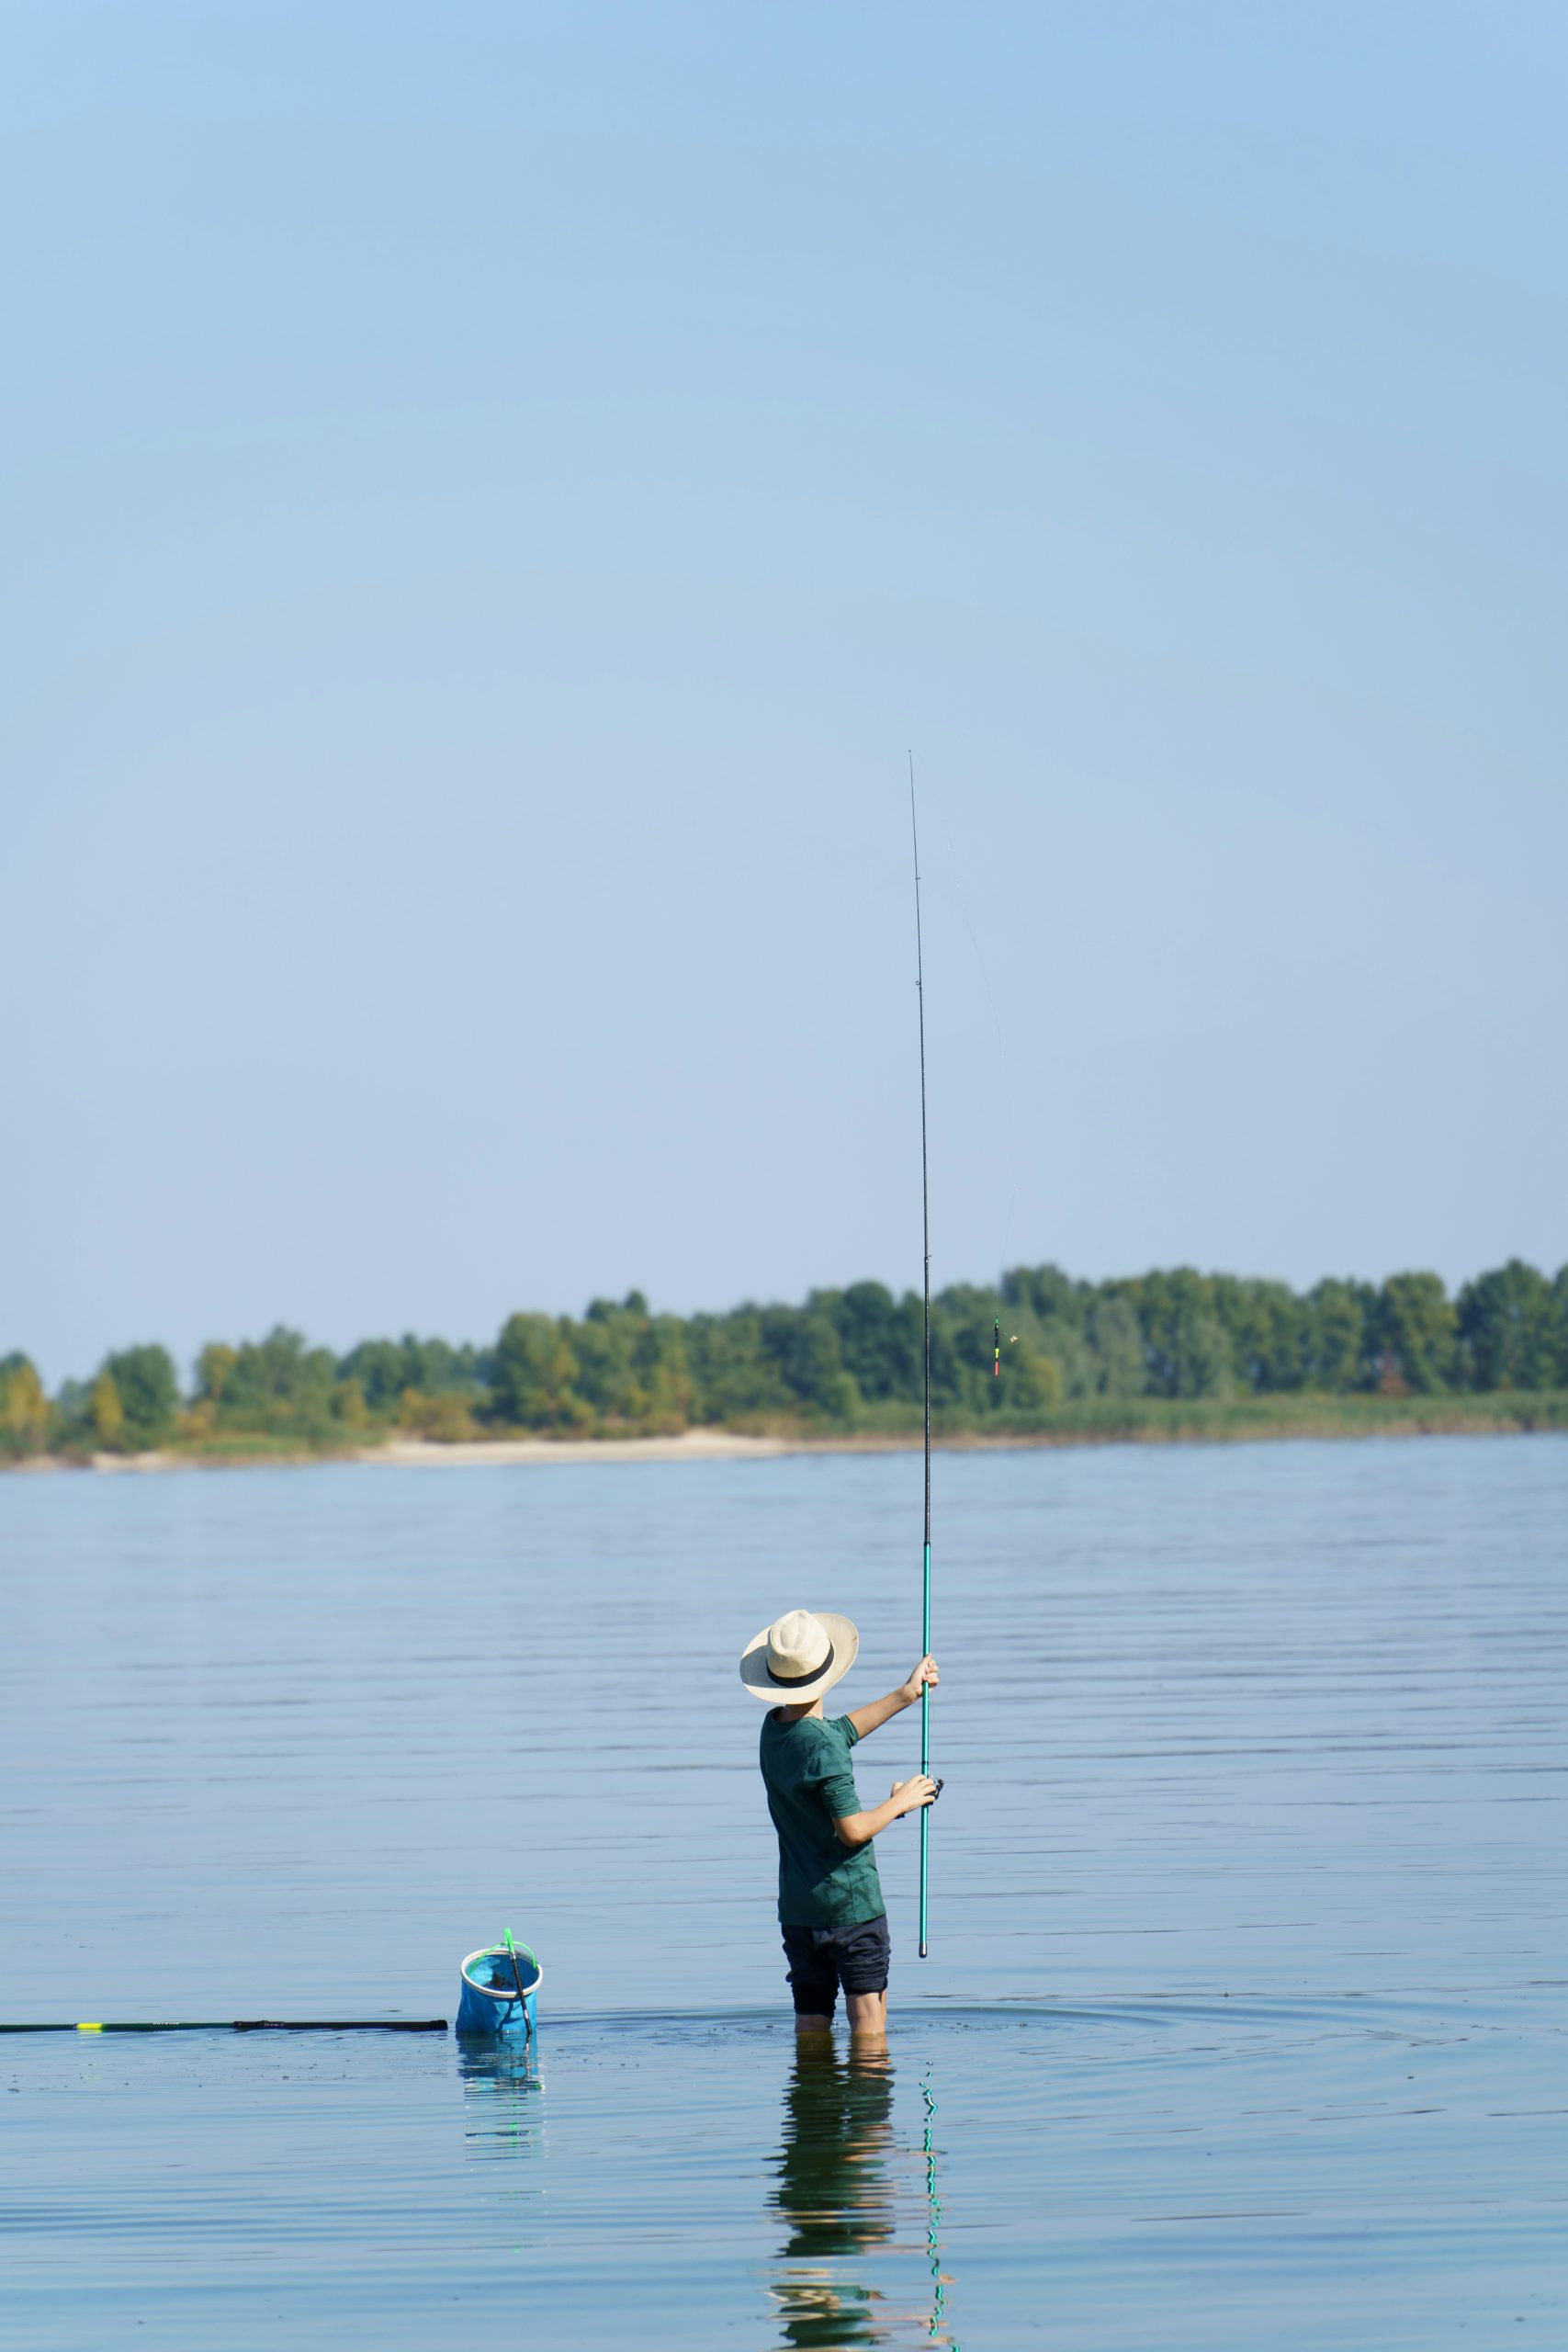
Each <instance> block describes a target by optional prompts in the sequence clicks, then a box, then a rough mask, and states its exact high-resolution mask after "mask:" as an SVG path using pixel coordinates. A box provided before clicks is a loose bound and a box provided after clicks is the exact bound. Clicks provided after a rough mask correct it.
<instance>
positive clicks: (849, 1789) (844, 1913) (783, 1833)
mask: <svg viewBox="0 0 1568 2352" xmlns="http://www.w3.org/2000/svg"><path fill="white" fill-rule="evenodd" d="M859 1648H860V1635H859V1634H857V1633H856V1632H855V1629H854V1627H853V1626H852V1624H851V1623H850V1621H849V1619H848V1618H847V1617H834V1616H830V1615H829V1614H828V1613H827V1612H826V1611H823V1612H821V1613H819V1614H814V1613H813V1612H812V1611H810V1610H808V1609H795V1610H792V1611H790V1614H789V1615H788V1616H787V1617H781V1618H779V1619H778V1620H777V1622H776V1623H774V1624H772V1625H770V1626H769V1627H768V1628H767V1629H766V1631H765V1632H763V1633H761V1634H758V1635H757V1638H756V1640H755V1641H754V1642H752V1643H751V1644H750V1645H749V1646H748V1648H747V1650H746V1652H745V1654H744V1656H743V1657H742V1658H741V1660H740V1679H741V1680H742V1682H744V1683H745V1685H746V1687H747V1689H748V1690H749V1691H753V1692H754V1693H755V1694H756V1696H757V1697H758V1698H759V1699H761V1700H763V1701H764V1702H773V1704H772V1712H771V1713H769V1715H768V1717H767V1719H766V1721H765V1722H764V1723H763V1725H762V1738H761V1757H760V1760H761V1767H762V1779H763V1781H765V1782H766V1784H767V1791H768V1812H769V1814H770V1815H771V1816H772V1818H773V1827H774V1828H775V1829H776V1830H777V1832H778V1838H779V1921H780V1924H781V1926H782V1927H783V1928H784V1952H785V1955H786V1957H787V1958H788V1961H789V1982H790V1987H791V1990H792V1992H793V1993H794V1996H795V2027H796V2030H797V2031H799V2032H801V2033H811V2032H819V2033H826V2032H828V2031H829V2029H830V2027H831V2025H832V2022H833V2008H834V2005H835V2003H836V2002H837V2000H838V1997H839V1992H840V1987H842V1990H843V1995H844V2007H845V2008H846V2009H847V2010H848V2011H849V2018H850V2031H851V2033H852V2034H853V2035H855V2036H857V2037H863V2036H870V2037H873V2038H876V2037H880V2036H881V2035H882V2034H883V2033H884V2032H885V2030H886V2024H887V1912H886V1905H885V1904H884V1903H883V1900H882V1884H881V1882H880V1880H879V1879H878V1877H877V1874H876V1857H875V1855H874V1853H873V1851H872V1846H871V1841H872V1839H873V1838H874V1837H876V1836H877V1834H878V1832H879V1831H881V1830H884V1829H886V1827H887V1825H888V1823H889V1822H891V1821H897V1820H898V1819H899V1817H900V1815H903V1814H906V1813H918V1812H919V1809H920V1808H921V1806H922V1805H928V1804H930V1803H931V1799H932V1798H933V1797H934V1796H935V1794H936V1782H935V1781H930V1780H927V1779H926V1777H925V1775H924V1774H923V1773H919V1772H918V1773H916V1775H915V1777H914V1778H913V1779H912V1780H908V1781H895V1782H894V1784H893V1791H892V1794H891V1795H890V1796H889V1797H888V1799H887V1802H886V1804H878V1805H873V1806H871V1807H870V1808H869V1810H867V1811H864V1812H863V1811H862V1809H861V1802H860V1798H859V1795H858V1794H857V1793H856V1790H855V1776H854V1772H853V1770H852V1767H851V1764H850V1750H851V1749H852V1747H854V1746H855V1744H856V1742H857V1741H859V1740H862V1739H864V1737H865V1736H866V1735H867V1733H868V1732H874V1731H875V1730H876V1729H877V1728H878V1726H879V1725H880V1724H885V1723H886V1722H887V1720H888V1718H889V1717H890V1716H892V1715H897V1714H899V1713H902V1712H903V1710H904V1709H905V1708H906V1707H912V1706H913V1705H914V1703H915V1702H916V1700H917V1699H919V1695H920V1693H921V1691H924V1690H925V1689H926V1688H927V1687H928V1686H931V1687H932V1688H934V1687H935V1684H936V1681H937V1670H936V1660H935V1659H934V1658H931V1657H923V1658H922V1659H921V1660H920V1662H919V1666H917V1667H916V1668H915V1670H914V1672H913V1674H911V1675H910V1677H909V1679H908V1682H902V1683H900V1684H899V1686H898V1688H897V1691H889V1692H888V1694H887V1696H886V1699H874V1700H873V1701H872V1702H871V1703H870V1705H869V1706H865V1707H857V1708H856V1709H855V1711H854V1713H852V1714H848V1715H839V1716H836V1717H834V1718H833V1720H832V1721H830V1722H829V1720H828V1719H827V1718H826V1717H825V1716H824V1714H823V1713H822V1700H823V1696H824V1693H825V1692H827V1691H830V1690H831V1689H832V1687H833V1685H834V1683H835V1682H837V1681H838V1680H839V1679H840V1676H842V1675H845V1674H847V1673H848V1672H849V1670H850V1668H851V1667H852V1665H853V1664H854V1662H855V1654H856V1652H857V1651H858V1649H859ZM781 1701H782V1702H784V1703H783V1704H780V1703H778V1702H781Z"/></svg>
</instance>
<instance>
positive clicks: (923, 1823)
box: [920, 1544, 931, 1960]
mask: <svg viewBox="0 0 1568 2352" xmlns="http://www.w3.org/2000/svg"><path fill="white" fill-rule="evenodd" d="M930 1654H931V1545H930V1544H927V1545H926V1547H925V1559H924V1577H923V1589H922V1591H921V1596H920V1656H921V1657H929V1656H930ZM920 1770H921V1771H922V1772H924V1773H928V1774H929V1773H930V1771H931V1686H930V1684H929V1683H922V1684H921V1686H920ZM930 1888H931V1807H930V1805H929V1804H927V1805H922V1806H921V1807H920V1958H921V1959H922V1960H924V1959H925V1957H926V1906H927V1897H928V1895H929V1893H930Z"/></svg>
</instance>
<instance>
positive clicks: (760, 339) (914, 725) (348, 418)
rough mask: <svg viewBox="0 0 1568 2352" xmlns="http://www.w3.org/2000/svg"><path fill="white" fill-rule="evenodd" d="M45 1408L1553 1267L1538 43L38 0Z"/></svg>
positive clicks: (15, 632)
mask: <svg viewBox="0 0 1568 2352" xmlns="http://www.w3.org/2000/svg"><path fill="white" fill-rule="evenodd" d="M0 63H3V67H4V71H3V73H0V92H3V96H0V130H3V133H4V136H3V141H0V149H3V153H4V164H3V166H0V168H3V170H4V175H5V183H6V186H5V219H6V229H5V234H6V243H7V246H8V249H9V250H8V255H7V261H8V268H7V285H8V295H7V309H8V318H7V328H8V334H7V344H8V351H9V362H8V368H7V375H8V402H7V405H8V417H7V427H6V441H7V447H8V450H9V454H10V458H11V474H12V487H11V494H10V497H9V500H8V517H7V523H6V530H5V533H4V537H3V545H0V563H3V566H4V596H5V613H4V628H5V636H6V652H7V660H6V664H5V668H6V685H5V696H6V718H5V733H6V762H5V767H6V783H5V796H6V797H5V810H4V827H3V834H0V851H3V871H0V936H3V938H4V941H5V969H6V999H7V1004H8V1014H9V1017H8V1020H7V1023H6V1054H5V1077H4V1098H3V1099H4V1101H5V1104H6V1129H7V1138H6V1146H5V1149H4V1152H3V1154H0V1171H3V1172H0V1229H3V1231H4V1235H5V1243H4V1253H3V1256H0V1351H4V1350H5V1349H6V1348H7V1347H11V1346H22V1347H26V1348H28V1349H29V1350H30V1351H33V1352H34V1354H35V1355H36V1356H37V1358H38V1360H39V1363H40V1364H41V1365H42V1367H43V1369H44V1370H45V1372H46V1374H47V1375H48V1376H49V1377H50V1378H51V1380H53V1379H56V1378H58V1377H59V1376H61V1375H62V1374H65V1373H67V1372H81V1371H85V1370H87V1369H89V1368H90V1367H91V1365H92V1364H93V1363H95V1362H96V1359H97V1358H98V1356H99V1355H101V1353H102V1352H103V1351H104V1350H105V1349H106V1348H107V1347H110V1346H114V1345H119V1344H123V1343H125V1342H128V1341H130V1340H141V1339H151V1338H163V1339H164V1340H166V1341H167V1342H168V1343H169V1344H170V1345H171V1346H173V1347H174V1348H175V1351H176V1352H177V1353H178V1354H179V1355H180V1357H181V1358H182V1360H184V1359H187V1358H188V1356H189V1355H190V1353H191V1352H192V1351H194V1350H195V1349H196V1348H197V1346H198V1345H199V1344H200V1343H201V1342H202V1340H206V1339H208V1338H212V1337H217V1336H226V1337H235V1336H241V1335H245V1334H254V1333H259V1332H260V1331H262V1330H264V1329H266V1328H267V1327H269V1326H270V1325H271V1324H272V1323H273V1322H274V1321H276V1320H278V1319H284V1320H288V1321H290V1322H293V1323H295V1324H298V1325H299V1326H301V1327H302V1328H304V1329H306V1330H307V1331H309V1332H310V1334H311V1335H312V1336H314V1337H317V1338H320V1339H324V1340H329V1341H332V1342H333V1343H344V1344H346V1343H348V1342H350V1341H352V1340H354V1339H355V1338H357V1337H359V1336H361V1335H363V1334H366V1333H372V1332H381V1331H399V1330H401V1329H405V1328H407V1327H411V1326H412V1327H414V1328H416V1329H422V1330H423V1329H434V1330H439V1331H442V1332H444V1333H446V1334H447V1335H448V1336H451V1337H455V1338H457V1337H464V1336H470V1337H475V1338H484V1337H488V1336H489V1335H490V1334H491V1333H492V1332H493V1331H494V1329H496V1327H497V1325H498V1324H499V1322H500V1320H501V1319H502V1316H503V1314H504V1313H505V1312H506V1311H507V1310H508V1309H510V1308H511V1307H513V1306H519V1305H525V1304H526V1305H539V1306H548V1307H554V1308H563V1309H564V1308H574V1309H575V1308H578V1307H580V1306H581V1305H582V1304H583V1303H584V1302H585V1301H586V1300H587V1299H588V1298H589V1297H590V1296H592V1295H594V1294H595V1293H613V1294H618V1293H621V1292H624V1291H625V1290H626V1288H628V1287H629V1286H631V1285H632V1284H634V1283H635V1284H638V1285H640V1286H641V1287H643V1288H644V1289H645V1290H646V1291H647V1292H648V1293H649V1295H650V1296H651V1297H652V1298H653V1299H654V1300H655V1301H656V1302H658V1303H660V1304H664V1305H668V1306H676V1307H681V1308H689V1307H692V1306H699V1305H712V1306H722V1305H728V1304H730V1303H732V1302H734V1301H736V1300H738V1299H739V1298H741V1297H743V1296H747V1295H752V1296H755V1295H771V1296H798V1295H801V1294H803V1293H804V1291H805V1290H806V1289H807V1287H809V1286H810V1285H811V1284H813V1283H832V1282H835V1281H842V1280H847V1279H851V1278H853V1277H855V1276H859V1275H864V1274H876V1275H880V1276H882V1277H884V1278H885V1279H886V1280H887V1281H889V1282H890V1283H894V1284H896V1285H900V1286H901V1285H902V1284H904V1283H909V1282H914V1281H917V1280H918V1276H919V1193H918V1161H917V1151H918V1131H917V1125H916V1097H915V1061H914V1046H915V1040H914V1027H913V1023H914V994H913V989H912V985H911V982H912V963H913V957H912V940H911V935H910V933H911V925H910V909H909V895H908V892H909V885H908V863H907V861H908V840H907V832H906V821H907V820H906V807H905V802H904V798H903V793H904V765H903V763H904V753H905V749H906V746H908V745H911V744H912V745H913V746H914V747H915V751H916V756H917V761H918V765H919V777H920V782H921V787H922V791H923V795H924V817H925V830H926V836H927V842H926V867H927V874H928V878H929V898H928V935H927V947H928V980H929V989H930V1012H931V1066H932V1074H931V1111H932V1157H933V1167H932V1180H933V1213H934V1216H935V1246H936V1252H937V1258H936V1275H937V1279H938V1280H939V1282H940V1281H942V1280H943V1279H953V1278H960V1277H974V1278H978V1277H985V1276H987V1275H989V1274H991V1273H993V1272H995V1271H996V1270H997V1269H998V1266H999V1265H1000V1264H1001V1263H1002V1262H1003V1261H1021V1260H1028V1261H1035V1260H1039V1259H1043V1258H1048V1257H1049V1258H1055V1259H1056V1260H1058V1261H1061V1262H1062V1263H1064V1264H1065V1265H1066V1266H1067V1267H1069V1268H1070V1269H1072V1270H1074V1271H1076V1272H1083V1273H1087V1274H1092V1275H1097V1276H1098V1275H1103V1274H1107V1273H1111V1272H1135V1271H1138V1270H1141V1269H1143V1268H1145V1267H1146V1266H1148V1265H1149V1264H1151V1263H1156V1262H1157V1263H1174V1262H1181V1261H1185V1262H1192V1263H1197V1264H1199V1265H1203V1266H1222V1267H1225V1268H1228V1269H1232V1270H1234V1271H1236V1272H1266V1273H1275V1274H1281V1275H1284V1276H1287V1277H1289V1278H1291V1279H1292V1280H1295V1281H1298V1282H1300V1281H1306V1280H1310V1279H1311V1278H1313V1277H1314V1276H1315V1275H1317V1274H1319V1273H1321V1272H1357V1273H1363V1274H1368V1275H1374V1276H1376V1275H1382V1274H1383V1273H1385V1272H1390V1271H1392V1270H1394V1269H1396V1268H1400V1267H1404V1266H1410V1265H1433V1266H1436V1267H1437V1268H1438V1270H1439V1271H1441V1272H1443V1273H1444V1274H1446V1275H1447V1276H1448V1277H1449V1278H1450V1280H1455V1279H1458V1278H1460V1277H1462V1276H1463V1275H1465V1274H1466V1273H1468V1272H1473V1271H1475V1270H1477V1269H1478V1268H1480V1267H1482V1266H1483V1265H1486V1264H1492V1263H1495V1262H1497V1261H1499V1260H1501V1259H1502V1258H1503V1257H1505V1256H1506V1255H1508V1254H1509V1253H1511V1252H1518V1253H1520V1254H1523V1255H1525V1256H1527V1257H1530V1258H1533V1259H1534V1260H1535V1261H1538V1262H1540V1263H1542V1264H1545V1265H1547V1266H1549V1267H1554V1266H1555V1265H1556V1264H1557V1263H1559V1262H1560V1261H1562V1259H1564V1258H1565V1257H1568V1086H1565V1085H1564V1078H1563V1053H1562V1042H1563V1037H1564V1029H1565V1021H1568V926H1565V923H1564V920H1563V904H1564V895H1565V893H1564V886H1565V882H1568V786H1565V780H1564V746H1565V742H1568V725H1565V720H1568V683H1565V673H1564V663H1563V645H1564V641H1565V633H1568V593H1565V592H1568V577H1565V573H1568V527H1565V526H1568V514H1565V506H1568V497H1565V492H1568V443H1565V437H1564V432H1563V418H1564V414H1565V413H1568V369H1565V366H1564V359H1565V349H1564V346H1565V342H1568V285H1565V283H1564V280H1565V277H1568V265H1565V261H1564V249H1563V242H1562V220H1563V218H1564V198H1565V196H1568V188H1565V186H1564V182H1565V179H1568V165H1565V163H1564V149H1563V142H1562V114H1563V105H1564V81H1565V76H1564V66H1565V64H1568V19H1565V18H1564V16H1563V14H1562V10H1561V9H1560V8H1557V7H1555V6H1535V5H1530V4H1529V0H1520V4H1519V5H1513V6H1508V7H1507V8H1504V9H1496V8H1483V7H1482V6H1476V5H1470V6H1443V5H1440V0H1439V5H1431V6H1419V7H1417V6H1388V5H1383V0H1371V5H1368V0H1358V5H1355V6H1340V5H1322V6H1314V7H1312V8H1302V7H1293V8H1283V7H1273V6H1261V5H1258V0H1235V4H1234V5H1230V6H1215V5H1199V4H1198V0H1194V5H1190V6H1182V7H1179V8H1177V7H1172V6H1168V5H1167V0H1148V5H1141V6H1121V5H1114V0H1112V5H1107V6H1095V7H1092V8H1088V7H1083V6H1074V7H1067V6H1041V5H1039V4H1038V0H1031V4H1030V5H1019V6H991V5H985V0H978V4H976V0H971V5H969V6H964V7H962V8H960V7H956V6H952V5H944V6H932V5H929V0H897V5H894V0H851V5H848V6H846V5H844V0H834V5H832V6H820V5H816V0H795V5H793V6H789V7H787V8H786V7H735V6H718V5H714V4H713V0H709V4H708V5H701V6H697V5H682V0H662V4H661V5H660V6H656V7H649V6H606V5H602V4H601V0H581V5H578V6H573V7H571V8H553V9H542V8H530V7H526V6H483V5H478V0H444V5H442V6H439V7H437V6H424V7H411V6H390V5H388V0H378V5H377V6H369V5H362V6H360V5H355V6H351V5H344V0H310V5H308V6H304V5H292V0H267V5H265V6H258V5H254V0H224V4H223V6H220V7H216V8H215V7H212V6H197V5H194V0H189V5H186V6H157V5H152V0H112V5H110V4H108V0H100V4H99V5H95V6H76V5H72V0H49V5H48V6H37V5H31V6H29V5H25V0H19V5H17V6H13V7H12V8H11V9H10V10H9V11H8V12H7V15H6V27H5V31H4V53H3V57H0Z"/></svg>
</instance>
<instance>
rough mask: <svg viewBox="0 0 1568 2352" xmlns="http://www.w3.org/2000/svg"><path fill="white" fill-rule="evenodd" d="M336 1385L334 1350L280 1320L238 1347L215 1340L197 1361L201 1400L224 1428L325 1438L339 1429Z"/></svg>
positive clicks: (287, 1435)
mask: <svg viewBox="0 0 1568 2352" xmlns="http://www.w3.org/2000/svg"><path fill="white" fill-rule="evenodd" d="M337 1385H338V1383H337V1364H336V1361H335V1359H334V1358H333V1354H332V1351H331V1350H330V1349H328V1348H312V1347H309V1346H307V1344H306V1342H305V1340H304V1338H303V1336H302V1335H301V1334H300V1333H299V1332H298V1331H290V1330H288V1329H286V1328H285V1326H284V1325H282V1324H281V1323H280V1324H278V1325H277V1326H276V1329H273V1330H271V1331H269V1332H268V1333H267V1335H266V1338H265V1340H242V1341H241V1342H240V1345H239V1346H238V1347H237V1348H236V1347H229V1346H227V1345H226V1344H224V1343H222V1342H220V1341H215V1342H214V1343H213V1344H212V1345H211V1346H209V1347H206V1348H203V1350H202V1351H201V1354H200V1355H199V1357H198V1358H197V1402H198V1405H207V1404H210V1405H211V1406H212V1408H213V1409H214V1413H215V1416H216V1421H217V1426H218V1428H219V1429H220V1430H224V1429H231V1430H256V1431H261V1432H265V1433H266V1434H267V1435H270V1436H276V1437H288V1438H301V1439H307V1440H310V1439H320V1440H323V1441H325V1440H327V1439H330V1438H332V1437H333V1436H334V1435H335V1434H336V1432H337V1428H338V1423H337V1420H336V1417H335V1415H334V1411H333V1400H334V1394H335V1391H336V1388H337Z"/></svg>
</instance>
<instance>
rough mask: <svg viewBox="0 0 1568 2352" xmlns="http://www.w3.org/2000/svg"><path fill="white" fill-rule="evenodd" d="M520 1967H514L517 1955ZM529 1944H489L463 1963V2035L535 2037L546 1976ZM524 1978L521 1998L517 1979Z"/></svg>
mask: <svg viewBox="0 0 1568 2352" xmlns="http://www.w3.org/2000/svg"><path fill="white" fill-rule="evenodd" d="M513 1952H514V1953H515V1954H516V1966H515V1968H514V1967H513ZM544 1973H545V1972H544V1970H543V1969H542V1968H541V1967H540V1966H539V1963H538V1962H537V1961H536V1959H535V1957H534V1955H533V1953H532V1952H531V1951H529V1949H528V1947H527V1945H526V1944H514V1945H513V1948H512V1951H507V1949H506V1946H505V1945H504V1944H487V1945H486V1946H485V1948H484V1950H483V1951H471V1952H470V1953H469V1954H468V1958H467V1960H466V1961H465V1962H463V1994H462V1998H461V1999H460V2000H459V2002H458V2004H457V2030H458V2032H459V2033H484V2034H492V2035H493V2034H498V2033H508V2034H510V2033H521V2034H523V2036H524V2037H525V2039H529V2038H531V2037H532V2035H533V2032H534V2026H535V2011H536V2001H537V1999H538V1992H539V1985H540V1982H541V1980H542V1978H543V1976H544ZM519 1976H521V1978H522V1979H523V1991H522V1993H521V1995H519V1993H518V1990H517V1979H518V1977H519Z"/></svg>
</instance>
